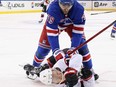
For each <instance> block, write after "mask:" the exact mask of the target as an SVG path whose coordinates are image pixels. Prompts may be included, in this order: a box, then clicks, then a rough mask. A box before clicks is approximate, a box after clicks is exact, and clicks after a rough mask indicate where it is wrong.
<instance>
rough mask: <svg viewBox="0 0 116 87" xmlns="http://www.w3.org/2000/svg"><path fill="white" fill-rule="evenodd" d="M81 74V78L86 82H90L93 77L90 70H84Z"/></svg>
mask: <svg viewBox="0 0 116 87" xmlns="http://www.w3.org/2000/svg"><path fill="white" fill-rule="evenodd" d="M81 74H82V76H81V78H82V79H83V80H85V81H87V80H89V79H90V78H91V77H92V71H91V70H90V69H86V68H82V70H81Z"/></svg>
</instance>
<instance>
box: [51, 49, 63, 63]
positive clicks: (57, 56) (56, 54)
mask: <svg viewBox="0 0 116 87" xmlns="http://www.w3.org/2000/svg"><path fill="white" fill-rule="evenodd" d="M53 56H54V57H55V59H56V61H58V60H59V59H62V58H65V54H64V52H63V51H62V50H60V49H58V50H56V51H54V52H53Z"/></svg>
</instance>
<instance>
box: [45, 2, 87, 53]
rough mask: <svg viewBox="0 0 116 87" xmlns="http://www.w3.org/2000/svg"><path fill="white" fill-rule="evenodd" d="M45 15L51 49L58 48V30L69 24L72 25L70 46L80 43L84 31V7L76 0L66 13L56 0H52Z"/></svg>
mask: <svg viewBox="0 0 116 87" xmlns="http://www.w3.org/2000/svg"><path fill="white" fill-rule="evenodd" d="M47 15H48V16H47V20H46V29H47V36H48V40H49V43H50V46H51V48H52V51H54V50H55V49H60V46H59V40H58V36H59V30H64V29H65V27H67V26H68V25H71V24H72V25H73V29H72V38H71V47H77V46H78V45H79V44H80V41H81V38H82V35H83V31H84V25H85V16H84V8H83V7H82V6H81V5H80V4H79V3H78V2H77V1H76V0H75V2H74V5H73V6H72V8H71V9H70V11H69V13H68V14H67V15H65V14H64V13H63V12H62V10H61V8H60V6H59V2H58V0H54V1H53V2H52V3H51V4H50V6H49V8H48V10H47ZM59 27H60V28H59Z"/></svg>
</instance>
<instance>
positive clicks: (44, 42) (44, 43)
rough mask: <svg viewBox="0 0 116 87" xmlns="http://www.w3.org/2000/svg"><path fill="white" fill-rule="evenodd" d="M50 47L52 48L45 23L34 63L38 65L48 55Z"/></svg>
mask: <svg viewBox="0 0 116 87" xmlns="http://www.w3.org/2000/svg"><path fill="white" fill-rule="evenodd" d="M50 49H51V48H50V44H49V42H48V38H47V33H46V26H45V25H44V28H43V31H42V34H41V36H40V40H39V45H38V48H37V51H36V53H35V56H34V60H33V65H34V66H36V67H38V66H39V65H40V64H41V62H42V61H43V59H44V58H45V57H46V56H47V55H48V53H49V51H50Z"/></svg>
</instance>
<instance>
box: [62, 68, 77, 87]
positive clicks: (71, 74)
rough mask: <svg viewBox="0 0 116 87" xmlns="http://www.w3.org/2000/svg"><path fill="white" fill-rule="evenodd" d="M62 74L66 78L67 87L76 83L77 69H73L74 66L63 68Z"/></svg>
mask: <svg viewBox="0 0 116 87" xmlns="http://www.w3.org/2000/svg"><path fill="white" fill-rule="evenodd" d="M64 76H65V79H66V82H65V84H66V85H67V86H68V87H73V86H74V85H76V84H77V83H78V76H77V70H75V69H74V68H71V67H68V68H67V69H66V70H65V73H64Z"/></svg>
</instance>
